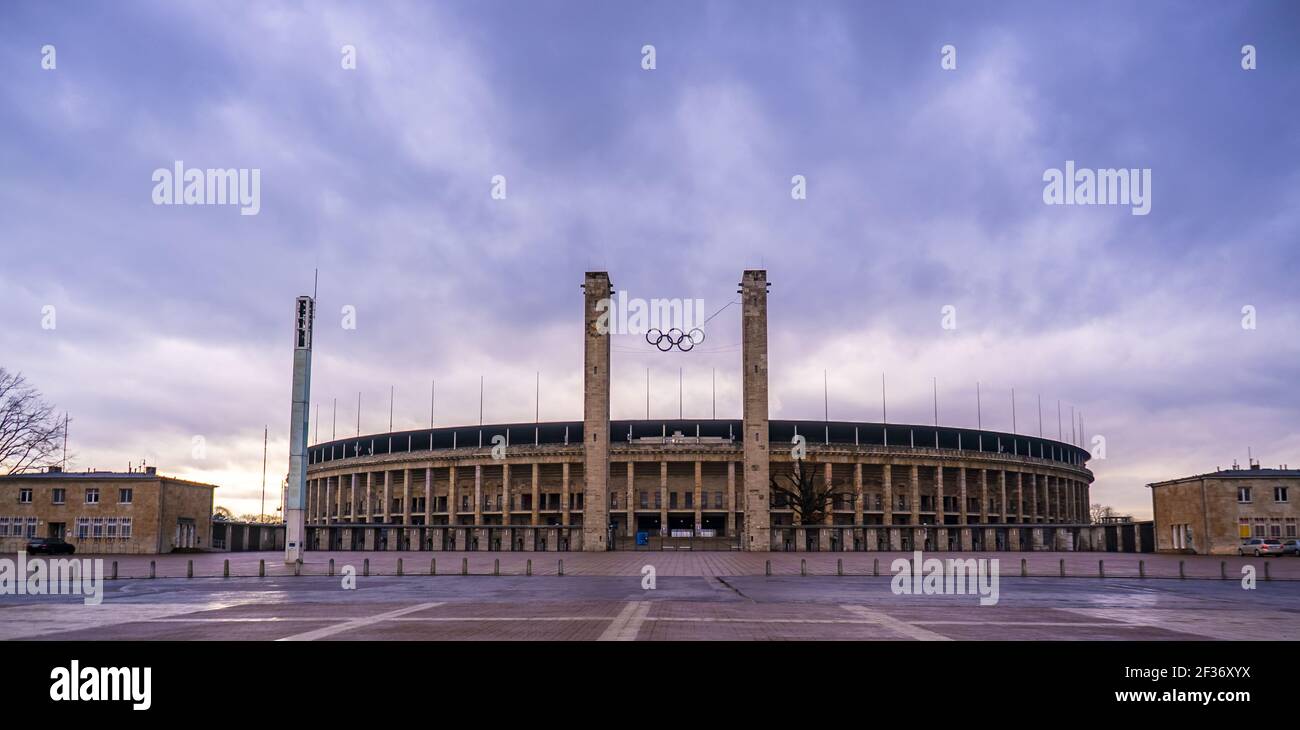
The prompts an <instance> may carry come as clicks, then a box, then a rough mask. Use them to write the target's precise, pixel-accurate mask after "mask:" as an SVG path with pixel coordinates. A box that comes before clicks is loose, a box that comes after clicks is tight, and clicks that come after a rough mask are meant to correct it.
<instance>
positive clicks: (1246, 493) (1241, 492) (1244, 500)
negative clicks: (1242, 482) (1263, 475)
mask: <svg viewBox="0 0 1300 730" xmlns="http://www.w3.org/2000/svg"><path fill="white" fill-rule="evenodd" d="M1237 501H1238V502H1239V503H1241V504H1249V503H1250V487H1237Z"/></svg>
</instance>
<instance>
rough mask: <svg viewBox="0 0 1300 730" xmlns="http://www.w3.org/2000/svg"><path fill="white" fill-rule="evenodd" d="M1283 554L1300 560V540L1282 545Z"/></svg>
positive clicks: (1289, 541) (1288, 541)
mask: <svg viewBox="0 0 1300 730" xmlns="http://www.w3.org/2000/svg"><path fill="white" fill-rule="evenodd" d="M1282 554H1283V555H1294V556H1296V557H1298V558H1300V540H1287V541H1286V542H1284V543H1282Z"/></svg>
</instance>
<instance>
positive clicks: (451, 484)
mask: <svg viewBox="0 0 1300 730" xmlns="http://www.w3.org/2000/svg"><path fill="white" fill-rule="evenodd" d="M456 498H457V495H456V467H454V466H453V467H451V468H449V469H448V470H447V523H448V524H449V525H454V524H456V520H457V512H458V510H459V508H460V505H459V504H458V503H457V499H456ZM453 539H454V538H453Z"/></svg>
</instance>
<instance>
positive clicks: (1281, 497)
mask: <svg viewBox="0 0 1300 730" xmlns="http://www.w3.org/2000/svg"><path fill="white" fill-rule="evenodd" d="M1273 501H1274V502H1285V501H1287V499H1286V487H1273Z"/></svg>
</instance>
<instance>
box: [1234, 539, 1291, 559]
mask: <svg viewBox="0 0 1300 730" xmlns="http://www.w3.org/2000/svg"><path fill="white" fill-rule="evenodd" d="M1285 550H1286V549H1285V548H1284V547H1282V541H1281V540H1276V539H1269V540H1266V539H1264V538H1262V537H1253V538H1251V539H1249V540H1247V541H1245V542H1243V543H1242V544H1241V546H1240V547H1238V548H1237V554H1238V555H1254V556H1255V557H1257V558H1259V557H1263V556H1266V555H1281V554H1282V553H1283V552H1284V551H1285Z"/></svg>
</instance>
